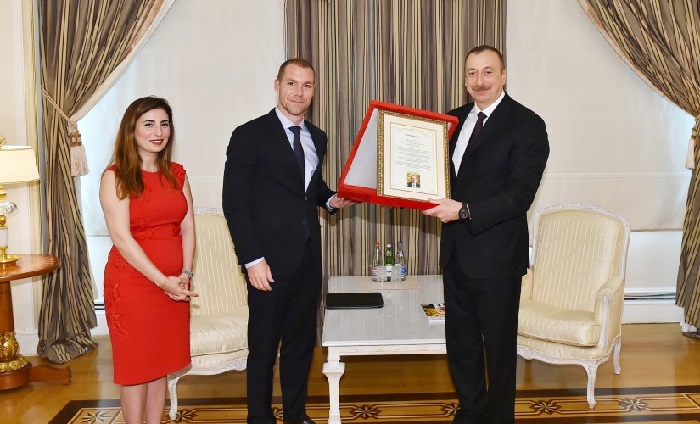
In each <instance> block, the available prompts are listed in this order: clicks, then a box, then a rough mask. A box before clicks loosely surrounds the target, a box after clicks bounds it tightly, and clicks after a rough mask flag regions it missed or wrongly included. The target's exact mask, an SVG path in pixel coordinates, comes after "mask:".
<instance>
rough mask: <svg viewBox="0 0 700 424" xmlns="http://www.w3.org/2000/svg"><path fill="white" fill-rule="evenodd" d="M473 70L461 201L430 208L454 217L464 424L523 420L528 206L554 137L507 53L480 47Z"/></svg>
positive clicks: (459, 167)
mask: <svg viewBox="0 0 700 424" xmlns="http://www.w3.org/2000/svg"><path fill="white" fill-rule="evenodd" d="M465 72H466V76H465V86H466V87H467V91H468V92H469V94H470V95H471V97H472V98H473V99H474V103H468V104H466V105H464V106H462V107H459V108H457V109H454V110H452V111H450V112H449V113H450V114H451V115H454V116H456V117H458V118H459V124H458V126H457V128H456V131H455V133H454V135H453V137H452V139H451V140H450V155H451V156H450V157H451V161H450V165H451V166H450V188H451V190H450V191H451V196H452V198H451V199H437V200H435V201H434V203H436V204H437V205H436V206H435V207H433V208H431V209H428V210H426V211H425V212H424V213H425V214H426V215H431V216H435V217H437V218H439V219H440V220H441V221H442V222H443V223H444V225H443V227H442V238H441V240H440V265H441V266H442V267H443V272H444V275H443V280H444V286H445V308H446V311H447V313H446V321H445V337H446V341H447V358H448V362H449V366H450V373H451V375H452V380H453V382H454V384H455V388H456V390H457V397H458V399H459V402H460V409H459V411H458V412H457V415H456V416H455V420H454V422H455V423H460V424H466V423H479V424H481V423H489V424H495V423H498V424H502V423H513V422H514V420H515V385H516V364H517V354H516V345H517V330H518V309H519V301H520V284H521V279H522V276H523V275H524V274H525V273H526V271H527V267H528V261H529V259H528V258H529V254H528V253H529V251H528V243H529V237H528V228H527V211H528V209H529V208H530V205H531V204H532V202H533V201H534V199H535V193H536V192H537V188H538V187H539V185H540V180H541V179H542V174H543V172H544V169H545V165H546V163H547V157H548V156H549V142H548V141H547V131H546V128H545V123H544V121H543V120H542V119H541V118H540V117H539V116H538V115H537V114H535V113H534V112H533V111H531V110H529V109H527V108H526V107H524V106H523V105H521V104H520V103H518V102H516V101H515V100H513V99H512V98H511V97H510V96H508V94H506V93H505V91H503V87H504V86H505V84H506V68H505V64H504V61H503V56H502V55H501V53H500V52H499V51H498V50H497V49H495V48H493V47H490V46H480V47H476V48H474V49H472V50H471V51H470V52H469V54H468V55H467V58H466V65H465ZM484 355H485V357H484ZM487 381H488V387H487Z"/></svg>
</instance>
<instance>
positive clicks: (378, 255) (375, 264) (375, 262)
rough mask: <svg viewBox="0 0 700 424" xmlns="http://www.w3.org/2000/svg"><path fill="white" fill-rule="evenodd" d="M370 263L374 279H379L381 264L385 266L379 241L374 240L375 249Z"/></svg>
mask: <svg viewBox="0 0 700 424" xmlns="http://www.w3.org/2000/svg"><path fill="white" fill-rule="evenodd" d="M370 264H371V266H372V281H377V270H378V269H379V267H380V266H384V263H383V261H382V249H381V248H380V247H379V242H378V241H375V242H374V249H373V250H372V257H371V258H370Z"/></svg>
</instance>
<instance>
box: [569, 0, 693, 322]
mask: <svg viewBox="0 0 700 424" xmlns="http://www.w3.org/2000/svg"><path fill="white" fill-rule="evenodd" d="M579 3H580V4H581V7H582V8H583V9H584V10H585V12H586V14H587V15H588V16H589V17H590V18H591V20H592V21H593V23H594V24H595V26H596V27H597V28H598V30H599V31H600V32H601V33H602V34H603V36H604V37H605V38H606V39H607V40H608V42H609V43H610V45H611V46H612V47H613V49H615V51H616V52H617V53H618V54H619V55H620V57H622V58H623V59H624V60H625V62H627V63H628V64H629V65H630V67H631V68H632V69H633V70H634V71H635V72H636V73H637V74H638V75H639V76H640V77H641V78H642V79H643V80H644V81H645V82H646V83H647V84H649V86H651V87H652V88H654V89H655V90H657V91H658V92H659V93H660V94H662V95H663V96H665V97H667V98H668V99H669V100H671V101H672V102H673V103H675V104H676V105H678V106H679V107H680V108H682V109H683V110H685V111H686V112H688V113H690V114H691V115H693V116H697V118H696V121H695V126H694V127H693V131H692V136H691V137H692V138H691V142H692V143H693V146H694V148H693V151H694V158H695V160H694V164H693V165H694V166H693V168H694V169H693V174H692V177H691V181H690V187H689V189H688V197H687V201H686V214H685V221H684V224H683V241H682V244H681V260H680V269H679V271H678V280H677V291H676V304H677V305H679V306H681V307H683V308H684V315H685V321H686V322H687V323H689V324H691V325H693V326H695V327H700V284H699V283H700V281H698V279H699V278H700V273H699V270H700V255H698V252H699V251H700V179H698V178H697V173H698V167H700V161H698V158H700V61H698V58H699V57H700V2H697V1H687V0H624V1H623V0H607V1H599V0H598V1H597V0H579Z"/></svg>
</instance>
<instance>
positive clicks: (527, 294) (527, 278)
mask: <svg viewBox="0 0 700 424" xmlns="http://www.w3.org/2000/svg"><path fill="white" fill-rule="evenodd" d="M533 279H534V276H533V272H532V269H530V268H528V269H527V274H525V275H523V281H522V283H521V286H520V301H521V302H522V301H523V300H528V299H531V298H532V282H533Z"/></svg>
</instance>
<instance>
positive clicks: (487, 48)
mask: <svg viewBox="0 0 700 424" xmlns="http://www.w3.org/2000/svg"><path fill="white" fill-rule="evenodd" d="M486 51H489V52H494V53H496V54H497V55H498V58H499V59H500V60H501V66H502V67H503V69H506V61H505V60H504V59H503V53H501V52H500V50H498V49H497V48H495V47H493V46H489V45H488V44H482V45H481V46H476V47H474V48H473V49H471V50H469V53H467V57H465V58H464V63H467V58H469V55H470V54H472V53H473V54H477V53H483V52H486ZM503 69H501V70H503Z"/></svg>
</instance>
